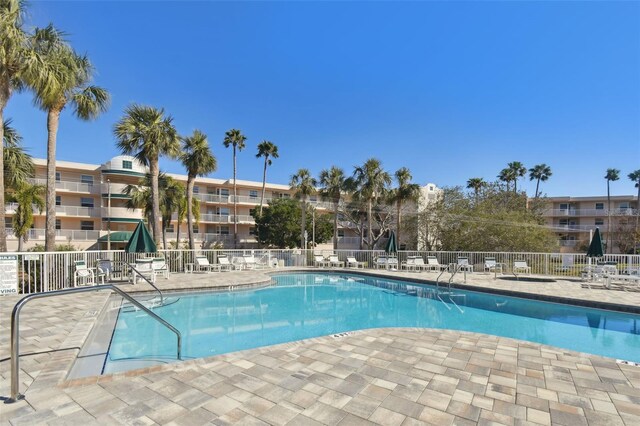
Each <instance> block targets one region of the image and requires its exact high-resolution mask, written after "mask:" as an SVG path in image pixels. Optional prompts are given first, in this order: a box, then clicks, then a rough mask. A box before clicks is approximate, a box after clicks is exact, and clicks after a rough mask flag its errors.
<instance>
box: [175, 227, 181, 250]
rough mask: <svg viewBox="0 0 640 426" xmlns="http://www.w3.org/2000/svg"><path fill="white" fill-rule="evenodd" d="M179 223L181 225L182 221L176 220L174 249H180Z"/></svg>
mask: <svg viewBox="0 0 640 426" xmlns="http://www.w3.org/2000/svg"><path fill="white" fill-rule="evenodd" d="M180 225H182V223H180V221H177V223H176V226H177V228H176V249H177V250H180Z"/></svg>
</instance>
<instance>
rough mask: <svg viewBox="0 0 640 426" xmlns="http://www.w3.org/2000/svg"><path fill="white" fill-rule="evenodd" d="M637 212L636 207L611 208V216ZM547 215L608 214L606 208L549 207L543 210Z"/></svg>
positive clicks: (598, 215) (595, 215) (633, 214)
mask: <svg viewBox="0 0 640 426" xmlns="http://www.w3.org/2000/svg"><path fill="white" fill-rule="evenodd" d="M636 214H638V210H637V209H632V208H628V209H626V208H622V209H621V208H618V209H611V216H635V215H636ZM544 215H545V216H547V217H550V216H551V217H554V216H591V217H605V216H609V214H608V210H607V209H550V210H547V211H545V212H544Z"/></svg>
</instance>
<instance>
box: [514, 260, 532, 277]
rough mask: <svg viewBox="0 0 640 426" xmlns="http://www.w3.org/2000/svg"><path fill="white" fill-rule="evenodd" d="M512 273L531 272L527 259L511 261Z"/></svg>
mask: <svg viewBox="0 0 640 426" xmlns="http://www.w3.org/2000/svg"><path fill="white" fill-rule="evenodd" d="M512 270H513V273H514V275H515V274H518V273H523V274H530V273H531V267H530V266H529V265H527V261H526V260H514V261H513V269H512Z"/></svg>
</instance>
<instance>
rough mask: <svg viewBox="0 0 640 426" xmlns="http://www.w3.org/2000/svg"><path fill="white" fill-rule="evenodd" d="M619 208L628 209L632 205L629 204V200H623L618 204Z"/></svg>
mask: <svg viewBox="0 0 640 426" xmlns="http://www.w3.org/2000/svg"><path fill="white" fill-rule="evenodd" d="M618 208H619V209H620V210H627V209H629V208H631V207H630V206H629V202H628V201H624V202H622V203H620V204H619V205H618Z"/></svg>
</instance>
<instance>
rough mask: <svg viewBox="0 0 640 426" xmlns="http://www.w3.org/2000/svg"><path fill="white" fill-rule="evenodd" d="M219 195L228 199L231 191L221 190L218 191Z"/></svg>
mask: <svg viewBox="0 0 640 426" xmlns="http://www.w3.org/2000/svg"><path fill="white" fill-rule="evenodd" d="M218 195H221V196H223V197H228V196H229V190H228V189H226V188H219V189H218Z"/></svg>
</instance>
